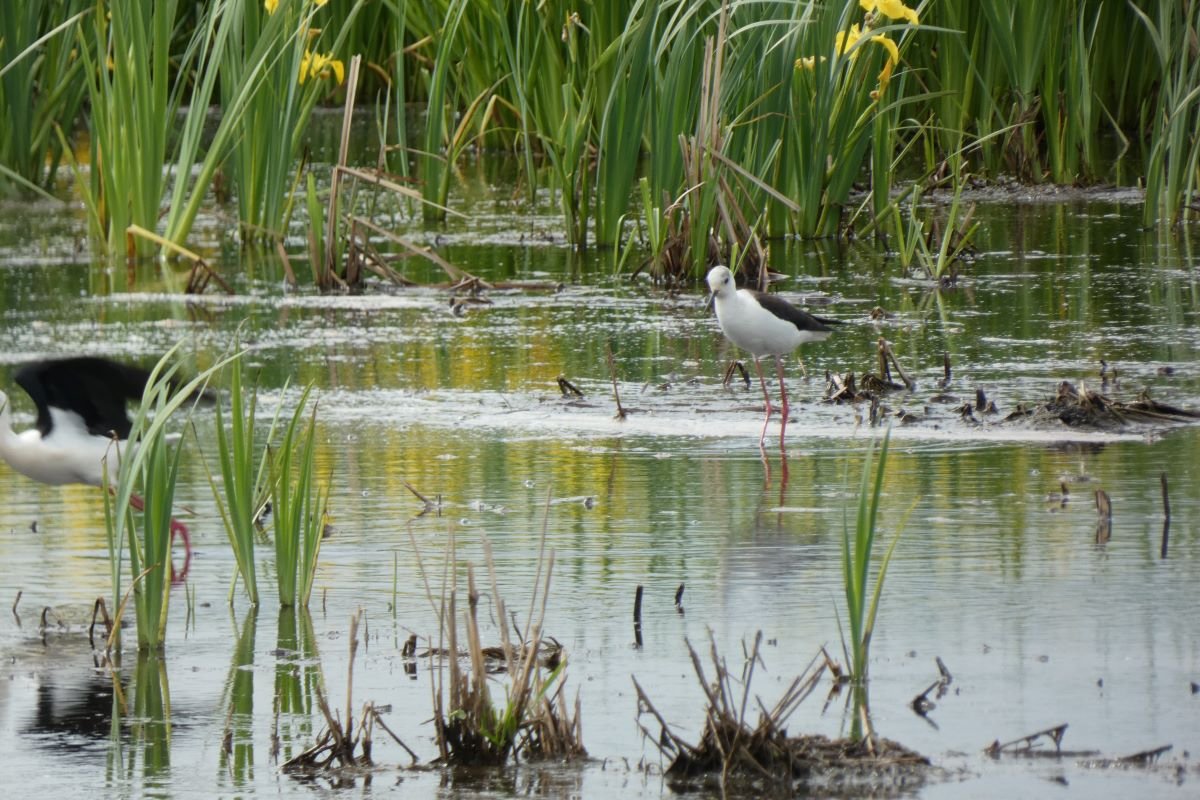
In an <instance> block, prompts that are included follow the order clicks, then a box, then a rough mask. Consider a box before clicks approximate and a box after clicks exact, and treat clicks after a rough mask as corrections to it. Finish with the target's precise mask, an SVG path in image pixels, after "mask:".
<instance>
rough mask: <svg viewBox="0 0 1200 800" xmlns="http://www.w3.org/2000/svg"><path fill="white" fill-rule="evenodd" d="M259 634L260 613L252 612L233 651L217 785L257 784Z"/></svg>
mask: <svg viewBox="0 0 1200 800" xmlns="http://www.w3.org/2000/svg"><path fill="white" fill-rule="evenodd" d="M257 632H258V610H257V609H251V610H250V611H248V612H247V613H246V618H245V619H243V620H242V628H241V633H240V634H239V635H238V639H237V644H236V646H235V647H234V650H233V662H232V663H231V664H230V666H229V677H228V678H227V679H226V681H225V690H226V696H225V701H224V702H223V703H222V705H223V706H224V707H225V708H226V714H225V733H224V735H223V736H222V737H221V755H220V758H219V759H218V767H219V773H218V784H219V785H225V783H226V780H228V781H231V782H232V784H233V785H234V786H235V787H241V786H245V785H247V784H249V783H252V782H253V780H254V640H255V636H256V635H257Z"/></svg>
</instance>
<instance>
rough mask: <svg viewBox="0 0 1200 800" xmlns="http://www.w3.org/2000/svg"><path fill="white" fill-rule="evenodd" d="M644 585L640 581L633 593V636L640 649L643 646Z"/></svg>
mask: <svg viewBox="0 0 1200 800" xmlns="http://www.w3.org/2000/svg"><path fill="white" fill-rule="evenodd" d="M642 591H643V590H642V585H641V584H640V583H639V584H638V587H637V591H636V592H635V593H634V595H633V638H634V640H635V641H636V642H637V646H638V648H639V649H640V648H641V646H642Z"/></svg>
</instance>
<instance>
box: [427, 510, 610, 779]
mask: <svg viewBox="0 0 1200 800" xmlns="http://www.w3.org/2000/svg"><path fill="white" fill-rule="evenodd" d="M544 542H545V531H544V530H543V545H542V550H541V554H540V556H539V560H538V568H537V572H536V573H535V576H534V581H533V586H534V591H533V596H532V597H531V599H530V604H529V613H528V617H527V621H526V625H525V635H521V633H520V631H519V630H517V631H516V632H517V634H518V641H517V642H515V643H514V642H513V637H512V634H511V632H510V629H509V622H508V620H509V613H508V610H507V607H506V605H505V602H504V600H503V599H502V598H501V597H500V593H499V590H498V588H497V585H496V569H495V564H494V562H493V560H492V551H491V546H490V544H489V543H488V541H487V539H486V537H485V538H484V540H483V546H484V553H485V557H486V560H487V567H488V573H489V575H490V580H491V587H490V588H491V594H492V598H493V602H494V604H495V619H496V623H497V627H498V629H499V630H498V633H499V636H500V645H499V647H495V648H487V647H484V646H483V643H482V637H481V635H480V630H479V617H478V614H479V600H480V593H479V590H478V588H477V586H476V583H475V570H474V567H473V566H468V567H467V573H466V574H467V608H466V609H465V610H464V611H463V613H462V614H461V620H460V615H459V609H458V586H457V578H456V577H455V575H456V572H457V570H456V569H455V563H454V558H453V553H454V535H453V531H451V535H450V537H449V539H448V544H447V548H448V549H447V552H448V573H447V575H448V578H449V583H448V584H443V591H442V597H441V603H440V604H437V603H434V605H435V610H437V611H438V612H439V618H440V619H441V622H442V631H441V635H442V637H443V638H444V642H445V645H446V647H445V654H444V656H443V660H442V662H441V664H442V666H444V667H445V670H442V669H438V670H437V671H436V672H435V682H434V687H433V693H434V694H433V709H434V714H433V718H434V726H435V730H436V736H437V744H438V752H439V755H438V758H437V761H438V762H441V763H445V764H471V765H498V764H504V763H506V762H507V761H508V760H509V758H510V757H513V756H517V757H521V758H525V759H536V758H572V757H576V756H584V755H586V754H587V751H586V750H585V749H584V747H583V742H582V727H581V724H580V714H579V701H578V697H577V698H576V700H575V703H574V707H573V708H572V706H571V705H570V704H569V703H568V701H567V700H566V698H565V696H564V687H565V680H566V676H565V670H566V664H567V661H566V658H565V657H563V654H562V648H561V646H559V645H558V644H557V642H553V640H550V642H552V644H549V645H548V642H547V641H546V640H545V638H544V637H543V634H542V623H543V620H544V619H545V614H546V601H547V598H548V596H549V592H550V579H551V574H552V572H553V568H554V553H553V551H551V552H550V553H548V554H547V553H546V550H545V544H544ZM418 560H419V556H418ZM543 576H544V577H543ZM427 589H428V587H427ZM539 591H540V594H541V596H540V598H539V596H538V594H539ZM430 598H431V600H432V593H430ZM539 601H540V602H539ZM535 609H536V614H535ZM460 621H461V624H462V636H460V631H459V623H460ZM514 628H515V624H514ZM463 638H465V642H462V639H463ZM489 656H491V658H490V659H489ZM490 674H504V675H506V676H507V681H508V685H507V686H506V687H505V698H504V702H503V703H497V702H496V701H495V700H494V699H493V696H492V691H493V690H492V687H491V685H490V681H491V678H490V677H489V675H490Z"/></svg>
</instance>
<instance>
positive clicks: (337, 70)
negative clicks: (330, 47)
mask: <svg viewBox="0 0 1200 800" xmlns="http://www.w3.org/2000/svg"><path fill="white" fill-rule="evenodd" d="M330 75H333V76H334V77H335V78H337V82H338V83H341V82H342V81H344V80H345V79H346V66H345V65H344V64H343V63H342V62H341V61H339V60H337V59H336V58H334V57H333V53H330V54H328V55H321V54H320V53H314V52H312V51H311V50H305V51H304V58H302V59H300V83H304V82H305V81H306V80H308V79H309V78H313V79H316V78H328V77H329V76H330Z"/></svg>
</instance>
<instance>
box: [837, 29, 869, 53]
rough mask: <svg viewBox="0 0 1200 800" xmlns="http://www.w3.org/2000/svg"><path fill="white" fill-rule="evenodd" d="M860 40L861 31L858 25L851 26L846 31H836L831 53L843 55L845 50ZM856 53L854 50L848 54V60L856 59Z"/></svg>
mask: <svg viewBox="0 0 1200 800" xmlns="http://www.w3.org/2000/svg"><path fill="white" fill-rule="evenodd" d="M861 38H862V31H860V30H859V27H858V25H851V26H850V30H848V31H838V32H837V35H836V36H834V37H833V51H834V52H835V53H837V54H838V55H840V56H841V55H845V54H846V51H847V50H850V48H852V47H854V43H855V42H857V41H858V40H859V39H861ZM857 57H858V51H857V50H854V51H852V52H851V53H850V58H857Z"/></svg>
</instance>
